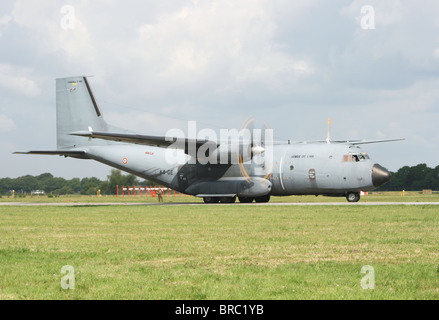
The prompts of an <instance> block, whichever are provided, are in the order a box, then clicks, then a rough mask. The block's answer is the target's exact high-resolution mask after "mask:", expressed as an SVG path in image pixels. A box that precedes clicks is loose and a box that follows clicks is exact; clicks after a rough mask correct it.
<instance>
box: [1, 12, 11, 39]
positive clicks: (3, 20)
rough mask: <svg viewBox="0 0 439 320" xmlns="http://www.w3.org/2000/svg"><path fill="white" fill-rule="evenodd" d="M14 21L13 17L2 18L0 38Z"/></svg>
mask: <svg viewBox="0 0 439 320" xmlns="http://www.w3.org/2000/svg"><path fill="white" fill-rule="evenodd" d="M11 20H12V18H11V16H8V15H5V16H3V17H0V37H1V35H2V33H3V32H4V30H5V29H6V28H7V26H8V24H9V22H10V21H11Z"/></svg>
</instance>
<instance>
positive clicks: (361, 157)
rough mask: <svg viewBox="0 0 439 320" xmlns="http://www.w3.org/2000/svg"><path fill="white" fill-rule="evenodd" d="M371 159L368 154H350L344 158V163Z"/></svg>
mask: <svg viewBox="0 0 439 320" xmlns="http://www.w3.org/2000/svg"><path fill="white" fill-rule="evenodd" d="M369 159H370V157H369V155H368V154H367V153H366V152H361V153H357V152H349V154H346V155H344V156H343V162H360V161H364V160H369Z"/></svg>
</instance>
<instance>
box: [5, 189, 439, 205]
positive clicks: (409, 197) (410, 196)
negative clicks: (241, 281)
mask: <svg viewBox="0 0 439 320" xmlns="http://www.w3.org/2000/svg"><path fill="white" fill-rule="evenodd" d="M390 201H391V202H439V193H433V194H430V195H428V194H426V195H424V194H422V192H419V191H408V192H404V193H402V192H396V191H395V192H373V193H369V195H367V196H362V197H361V199H360V202H390ZM1 202H35V203H46V202H47V203H67V202H69V203H78V202H81V203H84V202H85V203H87V202H89V203H106V202H113V203H114V202H117V203H151V202H158V201H157V198H156V197H151V196H149V195H148V196H147V197H145V195H144V194H143V195H142V196H139V195H137V196H133V195H131V196H130V197H128V196H124V197H122V196H119V197H116V196H107V195H103V196H101V197H97V196H84V195H76V194H75V195H63V196H56V197H55V196H54V197H50V198H49V197H48V196H33V197H31V196H29V195H28V196H25V197H19V196H16V197H14V198H12V197H11V196H3V197H0V203H1ZM164 202H168V203H169V202H172V203H186V202H199V203H202V202H203V199H202V198H198V197H192V196H185V195H181V196H180V195H179V194H178V193H177V194H176V196H175V197H174V196H173V194H171V196H168V194H167V193H165V196H164ZM237 202H238V200H237ZM270 202H276V203H285V202H288V203H294V202H295V203H299V202H302V203H313V202H346V199H345V198H344V197H324V196H318V197H316V196H289V197H271V200H270Z"/></svg>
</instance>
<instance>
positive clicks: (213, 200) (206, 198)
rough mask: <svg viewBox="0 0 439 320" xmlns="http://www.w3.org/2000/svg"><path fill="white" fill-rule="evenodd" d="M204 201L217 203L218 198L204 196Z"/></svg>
mask: <svg viewBox="0 0 439 320" xmlns="http://www.w3.org/2000/svg"><path fill="white" fill-rule="evenodd" d="M203 201H204V203H218V202H219V198H216V197H204V198H203Z"/></svg>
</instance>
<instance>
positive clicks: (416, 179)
mask: <svg viewBox="0 0 439 320" xmlns="http://www.w3.org/2000/svg"><path fill="white" fill-rule="evenodd" d="M117 185H119V186H135V185H142V186H150V185H155V183H153V182H150V181H148V180H142V181H140V180H139V179H138V178H137V177H136V176H135V175H132V174H129V175H125V174H122V172H121V171H120V170H116V169H113V170H111V173H110V175H108V176H107V180H105V181H102V180H100V179H98V178H95V177H92V178H82V179H79V178H73V179H70V180H66V179H64V178H59V177H54V176H53V175H52V174H50V173H43V174H40V175H39V176H31V175H26V176H22V177H18V178H2V179H0V194H3V195H6V194H10V193H11V191H12V190H15V193H16V194H23V193H26V194H30V193H31V192H32V191H35V190H44V191H45V193H46V194H55V195H64V194H75V193H76V194H85V195H91V194H96V193H97V191H98V190H101V194H107V195H111V194H116V192H117ZM423 189H432V190H436V191H437V190H439V166H437V167H435V168H429V167H428V166H427V165H426V164H425V163H422V164H418V165H416V166H412V167H409V166H404V167H402V168H400V169H399V170H398V171H397V172H392V179H391V180H390V182H388V183H386V184H385V185H383V186H381V187H380V188H379V189H377V190H378V191H401V190H406V191H421V190H423Z"/></svg>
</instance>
